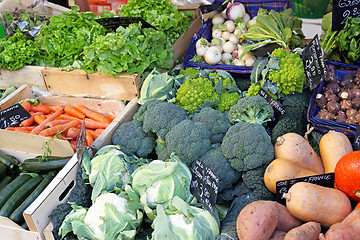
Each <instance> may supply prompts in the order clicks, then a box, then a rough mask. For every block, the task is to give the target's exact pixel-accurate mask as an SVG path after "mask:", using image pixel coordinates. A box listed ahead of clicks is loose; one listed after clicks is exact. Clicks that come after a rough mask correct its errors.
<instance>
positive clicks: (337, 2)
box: [331, 0, 360, 31]
mask: <svg viewBox="0 0 360 240" xmlns="http://www.w3.org/2000/svg"><path fill="white" fill-rule="evenodd" d="M359 16H360V1H358V0H333V11H332V29H331V30H332V31H340V30H341V29H343V28H344V26H345V23H346V20H347V18H348V17H354V18H357V17H359Z"/></svg>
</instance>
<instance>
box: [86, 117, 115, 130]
mask: <svg viewBox="0 0 360 240" xmlns="http://www.w3.org/2000/svg"><path fill="white" fill-rule="evenodd" d="M107 126H109V123H104V122H98V121H95V120H92V119H90V118H85V127H86V128H90V129H97V128H106V127H107Z"/></svg>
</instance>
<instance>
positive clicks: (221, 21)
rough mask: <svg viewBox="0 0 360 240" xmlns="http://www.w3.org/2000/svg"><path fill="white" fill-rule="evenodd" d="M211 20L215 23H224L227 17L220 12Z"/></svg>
mask: <svg viewBox="0 0 360 240" xmlns="http://www.w3.org/2000/svg"><path fill="white" fill-rule="evenodd" d="M211 22H212V24H213V25H216V24H223V23H224V22H225V18H223V17H222V16H221V14H218V15H216V16H215V17H214V18H213V19H212V20H211Z"/></svg>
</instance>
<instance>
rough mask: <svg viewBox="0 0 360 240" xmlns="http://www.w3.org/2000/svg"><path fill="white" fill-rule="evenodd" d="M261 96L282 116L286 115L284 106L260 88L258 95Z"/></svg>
mask: <svg viewBox="0 0 360 240" xmlns="http://www.w3.org/2000/svg"><path fill="white" fill-rule="evenodd" d="M257 95H259V96H261V97H263V98H264V99H265V100H266V101H267V102H268V103H269V105H270V106H271V107H273V108H274V109H275V110H277V111H278V112H279V113H280V114H281V115H283V114H285V109H284V108H283V106H282V105H281V104H280V103H279V102H278V101H276V100H275V99H274V98H273V97H272V96H270V94H269V93H268V92H267V91H265V90H264V89H263V88H260V90H259V92H258V94H257Z"/></svg>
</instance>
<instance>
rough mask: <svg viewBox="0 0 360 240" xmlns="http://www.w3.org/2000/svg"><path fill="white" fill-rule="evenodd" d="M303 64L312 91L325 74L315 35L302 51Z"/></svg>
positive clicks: (320, 50)
mask: <svg viewBox="0 0 360 240" xmlns="http://www.w3.org/2000/svg"><path fill="white" fill-rule="evenodd" d="M302 57H303V63H304V69H305V74H306V77H307V80H308V84H309V88H310V90H311V91H312V90H314V89H315V88H316V87H317V86H318V85H319V84H320V82H321V81H322V80H324V79H325V77H326V74H327V67H326V65H325V62H324V54H323V51H322V49H321V45H320V39H319V36H318V35H317V34H316V35H315V37H314V38H313V39H312V40H311V42H310V43H309V44H308V45H307V46H306V47H305V49H304V51H303V56H302Z"/></svg>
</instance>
